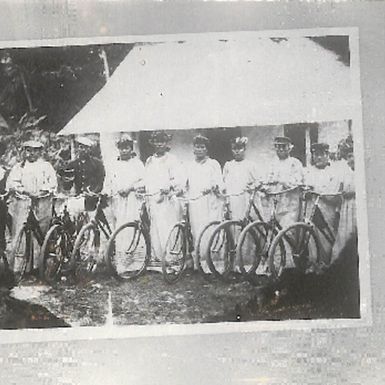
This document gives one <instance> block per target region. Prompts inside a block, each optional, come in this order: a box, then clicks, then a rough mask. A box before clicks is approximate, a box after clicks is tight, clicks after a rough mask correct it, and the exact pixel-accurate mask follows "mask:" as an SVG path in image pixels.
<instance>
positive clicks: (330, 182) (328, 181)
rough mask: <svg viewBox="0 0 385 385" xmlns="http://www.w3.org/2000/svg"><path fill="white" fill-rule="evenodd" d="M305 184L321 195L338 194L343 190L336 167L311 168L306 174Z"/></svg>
mask: <svg viewBox="0 0 385 385" xmlns="http://www.w3.org/2000/svg"><path fill="white" fill-rule="evenodd" d="M305 183H306V185H308V186H311V187H313V189H314V191H315V192H318V193H320V194H336V193H338V192H339V191H340V189H341V184H342V178H341V174H340V172H339V170H338V168H337V167H335V166H334V165H329V166H326V167H325V168H323V169H322V168H317V167H315V166H310V167H308V168H307V169H306V172H305Z"/></svg>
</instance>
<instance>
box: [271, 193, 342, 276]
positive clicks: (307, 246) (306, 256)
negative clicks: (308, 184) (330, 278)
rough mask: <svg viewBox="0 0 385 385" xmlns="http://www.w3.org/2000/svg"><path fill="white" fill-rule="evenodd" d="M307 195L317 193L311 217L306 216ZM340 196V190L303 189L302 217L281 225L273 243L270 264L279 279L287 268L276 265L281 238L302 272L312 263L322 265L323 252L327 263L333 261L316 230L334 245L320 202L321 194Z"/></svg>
mask: <svg viewBox="0 0 385 385" xmlns="http://www.w3.org/2000/svg"><path fill="white" fill-rule="evenodd" d="M308 195H315V196H316V199H315V202H314V205H313V208H312V210H311V214H310V216H309V218H306V211H307V205H308V199H307V197H308ZM338 196H341V193H336V194H319V193H317V192H314V191H309V190H305V191H304V192H303V194H302V205H303V206H304V207H303V209H302V210H301V211H302V213H301V216H300V218H302V220H300V221H298V222H296V223H293V224H292V225H290V226H288V227H286V228H284V229H281V230H280V231H279V232H278V234H277V235H276V237H275V238H274V240H273V242H272V244H271V247H270V250H269V255H268V259H269V268H270V271H271V273H272V275H273V278H274V279H278V278H279V277H280V275H281V273H282V271H283V269H284V268H285V263H283V265H281V266H280V268H279V271H278V272H277V271H276V268H275V250H276V248H277V246H278V245H279V244H282V242H283V243H284V244H285V249H286V248H287V247H289V248H290V252H291V256H292V258H293V262H294V266H295V267H296V268H297V269H299V270H300V271H302V272H306V271H307V269H308V268H309V267H310V266H315V267H319V266H320V265H321V264H320V262H321V261H320V259H321V252H323V253H324V261H323V263H324V264H325V265H328V264H329V263H330V256H327V255H326V253H325V251H324V250H323V247H322V245H321V242H320V238H319V235H318V232H317V231H319V232H320V233H321V234H322V235H323V236H324V238H325V239H326V240H327V242H328V243H329V244H330V245H331V246H332V245H333V244H334V242H335V235H334V232H333V230H332V229H331V228H330V226H329V224H328V223H327V221H326V219H325V217H324V215H323V213H322V211H321V209H320V208H319V203H320V199H321V198H322V197H338ZM284 262H285V261H284Z"/></svg>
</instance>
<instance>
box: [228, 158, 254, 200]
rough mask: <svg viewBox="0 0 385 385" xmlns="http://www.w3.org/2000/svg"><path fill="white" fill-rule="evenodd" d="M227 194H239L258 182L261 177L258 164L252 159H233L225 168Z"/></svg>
mask: <svg viewBox="0 0 385 385" xmlns="http://www.w3.org/2000/svg"><path fill="white" fill-rule="evenodd" d="M223 179H224V181H225V186H226V192H227V194H238V193H240V192H242V191H244V190H245V189H246V187H247V186H248V185H250V184H252V183H254V184H258V183H259V182H260V180H261V177H260V176H259V175H258V174H257V168H256V164H255V163H254V162H251V161H250V160H247V159H244V160H241V161H236V160H234V159H233V160H231V161H229V162H226V164H225V166H224V168H223Z"/></svg>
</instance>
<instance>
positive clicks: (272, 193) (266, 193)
mask: <svg viewBox="0 0 385 385" xmlns="http://www.w3.org/2000/svg"><path fill="white" fill-rule="evenodd" d="M300 188H302V186H301V185H300V186H294V187H290V188H288V189H285V190H281V191H261V192H263V193H264V194H265V195H268V196H277V195H282V194H286V193H288V192H291V191H295V190H297V189H300Z"/></svg>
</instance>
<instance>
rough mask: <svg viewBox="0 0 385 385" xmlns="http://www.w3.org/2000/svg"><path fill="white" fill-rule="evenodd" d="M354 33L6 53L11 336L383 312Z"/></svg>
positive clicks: (120, 42)
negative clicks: (374, 297)
mask: <svg viewBox="0 0 385 385" xmlns="http://www.w3.org/2000/svg"><path fill="white" fill-rule="evenodd" d="M356 39H357V35H356V34H355V33H353V32H352V29H343V28H340V29H339V30H332V31H328V30H325V31H324V32H323V30H322V29H320V30H319V31H317V32H316V33H315V32H314V30H312V31H307V30H297V31H287V32H285V31H279V32H276V31H263V32H233V33H230V32H226V33H201V34H183V35H154V36H146V37H143V36H142V37H137V38H135V37H132V36H131V37H126V38H124V37H122V38H116V39H112V38H111V39H110V41H109V42H106V41H101V40H100V41H98V39H94V41H92V39H88V43H86V42H85V39H83V40H81V39H80V40H78V41H76V40H74V41H73V42H71V40H68V39H67V44H63V45H60V44H54V45H52V44H49V42H41V43H40V44H38V43H36V44H31V43H29V44H27V45H23V44H19V45H15V46H14V47H8V46H7V47H4V48H2V49H0V130H1V138H0V162H1V168H0V177H1V191H0V194H1V201H0V205H1V206H0V207H1V216H0V219H1V221H0V223H1V227H0V251H1V261H0V286H1V290H0V328H1V329H7V330H10V329H12V330H21V329H47V328H48V329H54V328H79V327H92V328H93V329H97V328H99V329H102V328H104V329H102V330H105V329H107V328H112V329H113V328H119V330H122V329H124V330H133V329H131V328H135V326H138V325H146V327H147V326H148V327H150V326H151V325H159V326H162V325H164V326H166V328H165V329H167V330H169V328H170V326H173V325H174V324H176V325H187V326H189V328H187V329H184V330H185V331H186V333H189V332H194V330H199V329H194V328H196V327H199V326H200V325H201V326H208V327H209V328H210V327H211V326H212V327H213V328H210V329H207V330H211V331H213V332H215V330H217V331H218V330H221V328H220V327H221V326H222V325H225V326H226V327H227V330H229V331H231V330H235V329H232V325H236V327H237V328H238V329H237V330H240V329H239V327H240V325H242V326H243V325H245V326H246V327H247V328H248V330H252V329H250V328H258V324H259V323H260V322H261V321H280V322H271V323H272V324H273V323H274V325H275V326H278V327H279V325H280V324H286V321H293V320H294V321H296V320H298V321H309V322H312V321H314V320H332V322H331V326H332V325H333V322H335V323H336V325H337V322H338V321H339V320H353V321H354V320H360V319H362V318H363V311H364V313H365V314H364V315H365V317H367V312H368V311H369V309H368V307H370V293H369V292H368V287H369V283H368V279H369V277H368V270H367V267H365V266H366V265H367V257H368V255H367V229H366V221H367V219H366V202H365V199H364V196H365V175H364V166H363V141H362V137H363V134H362V123H361V96H360V83H359V66H358V51H357V44H356V43H357V40H356ZM90 41H92V44H90ZM363 305H364V306H363ZM365 317H364V318H365ZM267 324H269V322H267ZM210 325H211V326H210ZM264 325H266V323H264ZM123 327H126V328H123ZM58 330H59V329H58ZM198 332H199V331H198ZM51 335H52V334H51ZM99 335H103V334H102V333H101V334H99Z"/></svg>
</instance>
